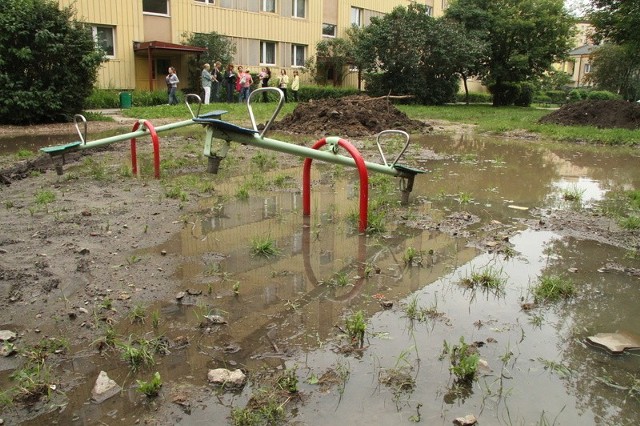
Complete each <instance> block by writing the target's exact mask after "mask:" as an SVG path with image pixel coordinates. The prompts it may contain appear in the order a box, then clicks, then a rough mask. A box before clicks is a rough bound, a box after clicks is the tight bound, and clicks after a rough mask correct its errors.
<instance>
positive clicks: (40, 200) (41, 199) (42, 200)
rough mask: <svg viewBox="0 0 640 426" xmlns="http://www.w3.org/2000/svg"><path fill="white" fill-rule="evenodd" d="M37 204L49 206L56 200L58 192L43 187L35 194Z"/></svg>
mask: <svg viewBox="0 0 640 426" xmlns="http://www.w3.org/2000/svg"><path fill="white" fill-rule="evenodd" d="M35 200H36V204H37V205H39V206H45V207H46V206H47V204H51V203H53V202H54V201H55V200H56V194H55V193H54V192H53V191H51V190H49V189H42V190H40V191H38V192H36V195H35Z"/></svg>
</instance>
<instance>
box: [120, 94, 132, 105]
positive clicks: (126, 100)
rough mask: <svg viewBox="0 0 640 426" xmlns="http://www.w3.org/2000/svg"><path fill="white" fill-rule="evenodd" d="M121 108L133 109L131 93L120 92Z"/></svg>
mask: <svg viewBox="0 0 640 426" xmlns="http://www.w3.org/2000/svg"><path fill="white" fill-rule="evenodd" d="M120 108H122V109H124V108H131V93H128V92H120Z"/></svg>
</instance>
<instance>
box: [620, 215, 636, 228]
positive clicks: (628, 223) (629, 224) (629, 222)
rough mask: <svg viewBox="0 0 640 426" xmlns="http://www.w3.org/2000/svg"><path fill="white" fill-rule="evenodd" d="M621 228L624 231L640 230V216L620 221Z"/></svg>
mask: <svg viewBox="0 0 640 426" xmlns="http://www.w3.org/2000/svg"><path fill="white" fill-rule="evenodd" d="M619 224H620V227H621V228H623V229H630V230H633V229H639V228H640V216H628V217H624V218H621V219H620V220H619Z"/></svg>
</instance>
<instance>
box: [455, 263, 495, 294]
mask: <svg viewBox="0 0 640 426" xmlns="http://www.w3.org/2000/svg"><path fill="white" fill-rule="evenodd" d="M461 283H462V285H464V286H466V287H468V288H470V289H473V290H475V289H476V288H478V287H480V288H481V289H482V290H486V291H489V292H492V293H493V294H495V295H502V294H503V293H504V287H505V285H506V279H505V278H504V277H503V276H502V269H496V268H494V267H492V266H490V267H487V268H484V269H483V270H482V271H475V270H472V271H471V274H470V275H469V276H467V277H465V278H463V279H462V280H461Z"/></svg>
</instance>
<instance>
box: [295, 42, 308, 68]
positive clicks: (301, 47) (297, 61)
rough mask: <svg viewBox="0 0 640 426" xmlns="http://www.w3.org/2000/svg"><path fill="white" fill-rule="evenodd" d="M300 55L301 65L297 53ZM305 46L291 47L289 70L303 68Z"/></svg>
mask: <svg viewBox="0 0 640 426" xmlns="http://www.w3.org/2000/svg"><path fill="white" fill-rule="evenodd" d="M300 52H301V53H302V63H301V64H299V62H300V61H299V53H300ZM306 56H307V46H305V45H303V44H292V45H291V68H304V62H305V60H306V59H307V58H306Z"/></svg>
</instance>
